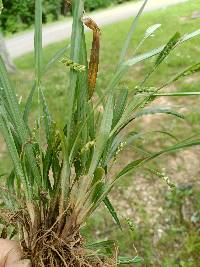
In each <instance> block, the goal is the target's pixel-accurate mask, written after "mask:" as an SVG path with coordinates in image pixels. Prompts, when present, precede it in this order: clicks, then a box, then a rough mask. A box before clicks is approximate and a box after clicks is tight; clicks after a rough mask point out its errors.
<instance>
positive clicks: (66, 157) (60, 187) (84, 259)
mask: <svg viewBox="0 0 200 267" xmlns="http://www.w3.org/2000/svg"><path fill="white" fill-rule="evenodd" d="M146 3H147V0H145V1H144V3H143V4H142V6H141V9H140V10H139V12H138V14H137V16H136V17H135V18H134V21H133V23H132V25H131V28H130V31H129V32H128V35H127V38H126V40H125V43H124V46H123V48H122V52H121V56H120V58H119V62H118V64H117V66H116V71H115V73H114V74H113V76H112V79H111V80H110V81H109V84H108V86H107V88H102V93H101V96H99V95H98V94H97V92H96V83H97V75H98V66H99V52H100V39H101V31H100V29H99V27H98V26H97V25H96V23H95V22H94V21H93V20H92V19H91V18H89V17H87V16H86V15H85V13H84V0H74V1H72V3H71V5H72V13H73V28H72V36H71V43H70V47H64V48H63V49H62V50H60V51H58V53H56V55H55V56H54V57H53V58H52V59H51V60H50V62H49V63H48V64H47V65H46V66H44V64H43V60H42V53H43V52H42V0H36V1H35V80H34V84H33V87H32V89H31V90H30V94H29V97H28V99H27V102H26V103H25V108H24V110H22V109H21V107H20V106H19V103H18V99H17V97H16V91H15V88H13V85H12V84H11V83H10V81H9V77H8V74H7V71H6V69H5V66H4V63H3V61H2V59H1V60H0V87H1V88H0V89H1V90H0V129H1V133H2V135H3V137H4V140H5V142H6V144H7V149H8V151H9V154H10V157H11V159H12V162H13V169H12V170H11V172H10V174H9V175H7V176H6V177H5V178H6V179H3V180H2V183H1V187H0V192H1V195H0V199H1V202H0V205H1V214H0V220H1V223H2V224H3V225H4V229H3V231H2V237H9V238H13V237H14V236H15V238H16V237H17V238H18V240H19V241H20V242H21V246H22V248H23V251H24V256H25V257H28V258H30V259H31V260H32V264H33V266H37V267H38V266H59V267H60V266H117V265H118V264H123V263H126V264H127V263H137V262H138V261H140V258H139V257H137V256H136V257H134V258H128V257H121V256H119V255H118V254H119V253H118V249H117V245H116V243H115V242H114V241H103V242H99V243H93V244H89V245H88V244H86V242H85V240H84V238H83V237H82V236H81V234H80V228H81V227H82V226H83V225H84V224H85V222H86V221H87V219H88V218H89V217H90V216H91V214H93V212H94V211H95V210H96V209H97V208H98V207H99V205H100V204H101V203H104V205H105V208H107V209H108V210H109V211H110V214H111V216H112V217H113V219H114V220H115V222H116V224H117V225H118V226H119V227H120V228H121V227H122V226H121V224H120V220H119V218H118V215H117V213H116V211H115V209H114V207H113V206H112V203H111V202H110V200H109V194H110V192H111V191H112V190H113V188H114V186H115V184H116V182H117V181H118V180H119V179H121V178H122V177H123V176H124V175H126V174H127V173H128V172H130V171H132V170H133V169H136V168H139V167H140V168H143V166H144V165H145V164H147V163H148V162H149V161H150V160H152V159H154V158H156V157H158V156H160V155H162V154H164V153H168V152H171V151H175V150H179V149H181V148H187V147H190V146H194V145H199V144H200V139H198V137H195V136H193V137H191V138H187V139H185V140H183V141H181V142H179V143H176V144H175V145H173V146H169V147H166V148H165V149H164V150H161V151H158V152H153V153H148V154H142V155H141V157H137V158H134V159H132V162H131V163H129V164H127V165H126V166H124V167H123V168H122V169H121V170H120V171H119V172H118V173H116V174H113V172H112V173H111V167H112V166H113V164H114V162H115V160H116V158H117V157H120V153H121V151H122V150H124V149H125V148H126V146H128V145H129V144H130V143H131V142H133V141H134V140H136V139H138V138H140V137H141V135H142V133H141V134H136V133H134V132H130V127H128V126H129V125H130V124H131V123H132V122H134V123H136V121H137V120H138V119H139V118H140V117H141V116H145V115H147V114H154V113H166V114H169V115H173V116H177V117H180V118H183V116H182V115H181V114H179V113H178V112H176V111H173V110H172V109H171V108H169V107H167V108H166V107H154V108H152V107H151V108H148V105H149V104H150V103H152V102H153V101H154V99H156V98H157V97H159V96H160V95H180V96H183V95H190V94H196V95H198V94H199V92H192V93H190V92H187V93H179V92H177V93H166V92H163V91H161V90H163V88H165V87H166V86H167V85H169V84H171V83H173V82H175V81H176V80H178V79H180V78H181V77H184V76H186V75H191V74H193V73H195V72H197V71H200V63H198V62H196V63H195V64H194V65H192V66H187V68H186V69H185V70H184V71H183V72H181V73H178V74H177V75H176V76H173V77H172V78H171V79H168V81H167V82H166V83H165V84H163V85H162V86H159V87H156V86H155V87H153V88H152V87H151V88H148V87H147V86H145V83H146V81H147V80H148V78H149V77H150V76H151V74H152V73H153V72H154V71H156V70H157V68H158V67H159V66H160V65H161V64H162V62H163V61H164V60H165V59H166V58H167V57H168V55H169V54H170V52H171V51H173V50H174V49H177V47H178V46H180V45H181V44H182V43H184V42H186V41H189V40H190V39H191V38H194V37H197V36H198V35H200V30H197V31H195V32H192V33H188V34H185V35H183V36H181V35H180V34H179V33H175V34H174V35H173V37H172V38H170V40H169V42H168V43H167V44H164V45H163V46H162V47H158V48H155V49H154V50H151V51H148V52H146V53H145V54H139V49H140V47H141V46H142V45H143V43H144V42H145V41H146V39H148V38H149V37H150V36H151V35H152V34H153V33H154V32H155V31H156V30H157V29H158V28H159V27H160V26H161V25H159V24H156V25H153V26H151V27H150V28H148V29H147V30H146V32H145V33H144V37H143V39H142V40H141V41H140V43H139V44H137V45H136V48H135V50H134V51H133V57H132V58H130V59H127V58H126V56H127V49H128V48H129V45H130V41H131V39H132V36H133V34H134V32H135V29H136V27H137V24H138V21H139V18H140V15H141V14H142V11H143V9H144V7H145V5H146ZM84 27H88V28H89V29H90V30H91V33H92V34H93V41H92V45H91V46H92V48H91V51H90V53H89V55H88V54H87V48H86V42H85V34H84ZM68 50H70V56H69V57H66V56H65V54H66V53H67V51H68ZM151 57H155V61H154V62H155V63H154V64H153V66H152V69H151V70H150V71H149V73H148V74H146V75H145V76H144V80H143V81H142V82H140V83H139V84H138V86H137V87H136V88H135V89H134V94H130V95H129V91H128V90H127V89H124V88H122V89H121V88H120V85H119V82H120V80H121V79H122V77H123V75H124V74H125V73H126V72H127V71H128V70H129V69H130V68H132V67H133V66H134V65H136V64H137V63H139V62H142V61H144V60H147V59H149V58H151ZM56 61H60V62H61V63H60V64H63V68H66V72H69V83H68V84H67V85H66V92H65V95H66V106H65V108H66V114H67V115H66V117H65V118H64V119H63V120H64V122H65V123H64V125H62V124H61V123H60V122H56V121H54V120H53V116H52V114H51V113H50V112H49V108H48V103H47V101H46V99H45V91H44V87H43V84H42V77H43V76H44V75H45V73H46V71H47V70H48V69H49V68H51V66H52V65H53V64H54V63H55V62H56ZM35 94H36V95H37V97H38V115H37V117H36V118H35V123H34V125H30V124H31V123H30V122H29V117H30V112H31V104H32V100H33V96H34V95H35ZM163 134H166V135H167V136H170V134H168V133H167V132H165V133H163ZM158 174H159V173H158ZM166 181H167V182H168V184H169V185H171V184H170V182H169V181H168V180H167V179H166ZM171 186H172V185H171Z"/></svg>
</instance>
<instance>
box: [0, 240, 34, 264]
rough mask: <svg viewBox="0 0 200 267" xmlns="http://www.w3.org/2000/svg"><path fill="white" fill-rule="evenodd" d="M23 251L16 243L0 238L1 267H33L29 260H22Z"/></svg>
mask: <svg viewBox="0 0 200 267" xmlns="http://www.w3.org/2000/svg"><path fill="white" fill-rule="evenodd" d="M21 258H22V251H21V248H20V246H19V244H18V243H17V242H15V241H11V240H7V239H2V238H0V267H31V263H30V261H29V260H21Z"/></svg>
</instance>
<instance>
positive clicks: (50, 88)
mask: <svg viewBox="0 0 200 267" xmlns="http://www.w3.org/2000/svg"><path fill="white" fill-rule="evenodd" d="M198 9H199V0H190V1H189V2H188V3H185V4H180V5H178V6H174V7H170V8H167V9H165V10H161V11H156V12H153V13H150V14H145V15H143V17H142V18H141V21H140V25H139V27H138V29H137V34H136V35H135V36H137V38H136V37H135V38H134V39H133V40H132V43H131V48H130V51H129V56H130V57H131V56H132V55H131V51H133V48H134V47H135V45H136V43H137V42H138V40H140V39H141V37H142V35H143V33H144V32H145V30H146V29H147V28H148V27H149V26H151V25H153V24H156V23H161V24H162V27H161V28H160V29H159V30H158V31H157V32H156V34H155V35H156V36H155V37H152V38H150V39H149V40H148V41H147V42H146V43H145V45H144V46H143V47H142V49H141V51H140V52H144V51H148V50H150V49H151V48H154V47H159V46H160V45H162V44H164V43H165V42H166V41H168V40H169V38H170V37H171V36H172V34H174V32H175V31H180V32H181V33H182V34H184V33H189V32H192V31H194V30H195V29H197V28H198V25H199V22H200V19H196V20H193V19H191V15H192V13H193V12H194V11H196V10H198ZM130 23H131V20H127V21H124V22H121V23H118V24H115V25H110V26H106V27H104V28H103V29H102V38H101V39H102V40H101V60H100V71H99V77H98V88H99V89H101V90H104V88H105V87H106V85H107V83H108V81H109V80H110V78H111V77H110V74H112V71H114V68H115V66H116V63H117V59H118V56H119V52H120V48H121V47H122V44H123V41H124V38H125V35H126V32H127V29H128V28H129V26H130ZM199 43H200V38H199V37H197V38H195V39H193V40H191V41H189V42H188V43H186V44H184V45H182V46H181V48H179V49H176V50H175V51H174V52H173V53H172V54H171V56H170V57H169V58H168V59H167V61H166V62H165V63H164V64H163V65H162V67H161V68H160V69H159V70H158V71H157V72H156V73H155V74H154V75H152V77H151V79H150V80H149V81H148V85H149V86H155V85H158V83H159V84H162V83H163V82H165V81H167V80H168V79H169V77H170V76H171V75H173V74H175V73H177V72H178V71H181V70H182V69H184V68H186V67H187V66H189V65H191V64H193V63H197V62H199V59H200V57H199V54H200V45H199ZM66 44H68V41H67V40H66V42H62V43H59V44H55V45H51V46H49V47H47V48H45V49H44V56H45V61H46V62H48V59H49V58H51V56H52V55H53V54H54V53H55V52H56V51H57V50H58V49H60V48H62V47H63V46H64V45H66ZM87 44H88V49H90V46H91V34H90V33H88V34H87ZM153 62H154V59H151V60H149V61H148V62H145V63H142V64H139V65H138V66H137V67H136V68H134V69H133V71H129V73H128V74H127V75H126V77H124V78H123V81H122V82H121V83H120V85H119V88H123V87H128V88H129V90H132V89H133V88H134V86H135V85H137V83H138V81H140V80H142V78H143V77H144V76H145V74H146V73H147V72H148V70H149V69H150V67H151V65H152V63H153ZM16 65H17V67H18V69H19V72H18V73H16V75H13V76H12V81H13V83H14V84H15V85H16V87H17V88H18V96H19V97H20V96H22V97H23V99H22V106H23V103H24V100H25V98H26V97H27V95H28V93H29V91H30V88H31V86H32V79H33V69H34V56H33V54H28V55H26V56H24V57H22V58H19V59H17V60H16ZM158 77H159V80H158ZM67 82H68V77H67V71H66V69H65V67H64V66H63V65H62V64H61V63H59V62H58V63H57V64H56V65H55V66H54V67H53V68H52V69H50V70H49V71H48V73H47V74H46V77H45V79H44V82H43V86H44V89H45V90H46V91H45V93H46V97H47V100H48V103H49V107H50V109H51V110H53V111H54V115H55V116H56V119H57V120H60V122H61V123H62V120H63V117H64V116H65V110H66V109H65V106H66V104H67V103H66V100H65V97H64V90H65V85H66V83H67ZM199 84H200V79H199V77H198V76H197V75H195V76H193V78H192V79H188V78H186V79H183V80H182V81H180V82H176V84H175V85H174V87H170V88H168V91H171V90H173V91H183V92H184V91H199ZM46 88H47V89H46ZM199 100H200V98H199V99H197V97H190V98H187V99H186V98H176V97H174V98H173V99H172V98H171V99H169V98H166V101H167V102H168V103H170V105H175V106H180V105H181V106H183V107H184V110H183V113H184V114H185V115H186V117H187V120H186V121H185V122H183V121H180V120H178V119H175V118H171V117H170V118H168V119H167V120H166V119H165V120H162V118H163V117H161V116H158V117H156V118H155V119H153V120H150V121H145V120H144V121H142V122H141V123H140V124H137V125H136V126H135V128H134V129H133V130H134V131H137V130H142V129H144V130H146V131H148V130H151V129H152V128H153V129H157V130H158V129H159V130H162V131H166V130H169V131H170V132H171V133H173V134H174V135H175V136H177V138H180V139H181V138H184V137H186V136H191V135H193V134H199V132H200V127H199V118H200V107H199ZM36 107H37V98H36V99H35V101H34V103H33V109H32V112H33V113H32V114H34V113H35V112H36ZM163 116H165V115H163ZM163 141H165V138H164V137H162V136H161V135H156V137H155V135H152V138H151V139H150V141H149V139H148V141H147V140H146V139H144V140H142V142H140V143H136V144H135V146H137V147H138V146H139V148H140V149H143V148H144V147H146V148H148V149H151V148H154V149H155V148H161V147H162V146H163ZM152 144H153V145H152ZM132 150H134V152H132ZM192 151H193V154H192V155H193V157H198V156H199V152H198V149H193V150H192ZM132 153H136V150H135V147H130V148H129V153H128V152H126V153H124V157H123V160H122V163H123V161H124V162H126V161H127V158H128V157H131V155H132ZM3 158H4V161H3V164H2V163H1V165H0V170H1V172H5V171H6V169H7V168H8V166H9V162H8V160H7V158H6V157H3ZM183 160H184V159H183ZM197 160H198V159H197ZM176 161H177V158H176V156H175V155H171V156H168V157H167V158H165V159H162V158H161V159H160V160H159V162H158V161H157V163H152V166H160V168H162V167H165V168H166V172H169V173H170V175H171V176H172V179H173V180H175V182H176V183H178V184H179V183H184V182H185V181H186V182H187V183H188V182H190V179H191V180H192V181H193V182H194V183H195V184H196V185H197V186H196V188H195V190H192V195H191V196H187V195H186V196H185V195H184V196H183V202H184V203H185V202H187V201H189V203H190V205H191V206H192V207H193V209H194V210H195V212H196V211H198V212H199V210H200V205H199V203H198V201H197V200H198V199H199V194H200V189H199V184H198V183H197V179H198V170H196V171H194V170H192V171H190V168H191V169H194V168H198V165H197V167H195V166H196V165H195V164H194V166H193V161H192V160H191V163H190V165H191V166H189V167H188V168H189V170H188V169H187V166H185V165H184V164H183V163H182V162H178V163H176ZM1 162H2V161H1ZM172 163H173V164H172ZM119 164H120V163H119ZM174 165H175V166H174ZM187 171H188V173H189V174H188V175H190V176H191V177H184V176H183V177H180V176H181V175H182V174H183V173H185V172H187ZM130 185H132V188H133V189H132V191H130V192H128V189H129V187H130ZM140 190H141V192H140ZM145 190H146V191H147V192H149V195H150V196H152V198H155V199H156V200H157V202H156V204H155V202H154V201H152V200H151V199H145V198H144V199H142V196H143V195H144V196H145V194H144V192H143V191H145ZM112 198H113V201H114V204H115V206H116V209H117V210H118V211H119V212H120V213H121V214H122V215H123V216H124V217H130V219H131V220H132V221H133V223H134V225H135V229H134V231H130V230H129V227H128V226H127V223H126V222H125V219H122V220H123V225H124V228H125V230H124V231H123V232H120V230H118V229H117V228H116V227H115V225H114V223H113V224H112V222H111V225H113V227H110V216H109V215H108V214H107V213H106V211H104V210H103V209H102V211H101V210H100V211H98V212H95V215H93V218H91V219H90V220H89V221H88V223H87V226H86V227H84V228H83V231H84V233H85V235H86V236H87V238H88V240H89V241H90V240H91V241H93V240H94V237H95V238H96V239H100V240H101V239H105V238H109V239H112V238H113V239H114V238H116V239H118V240H119V247H120V250H121V251H122V252H124V253H127V254H128V255H130V254H133V255H135V249H134V248H133V246H132V244H133V243H134V245H135V247H136V248H137V250H138V253H139V255H140V256H142V257H143V258H144V259H145V261H144V263H143V265H142V266H145V267H157V266H161V267H172V266H173V267H174V266H175V267H178V266H180V267H198V266H199V262H200V258H199V251H200V238H199V231H198V227H199V226H198V224H195V225H194V224H192V223H191V222H190V223H189V224H188V223H185V222H182V221H180V216H179V215H180V214H179V211H180V205H182V204H180V203H178V200H179V195H178V194H175V195H174V193H171V192H170V190H169V189H168V187H167V186H166V185H165V183H164V182H163V181H161V180H157V179H156V178H155V177H154V176H152V175H150V174H149V173H148V172H145V173H142V174H141V173H140V172H139V171H137V172H135V173H134V174H132V175H129V176H128V177H126V178H125V179H124V180H123V181H121V182H120V183H119V186H118V188H117V189H115V191H114V192H113V193H112ZM119 199H122V201H121V202H122V203H121V202H120V201H119ZM154 204H155V207H154V208H152V212H148V209H147V208H148V207H151V206H152V205H154ZM160 205H162V206H161V207H162V212H161V211H160V210H159V208H160ZM129 210H130V211H129ZM160 213H161V214H162V216H160V217H159V216H158V221H156V223H154V221H153V222H152V217H155V216H157V215H159V214H160ZM161 218H162V219H161ZM108 225H109V227H108ZM105 229H106V232H105ZM159 229H161V230H162V235H161V237H159V238H158V240H157V241H155V240H154V239H155V233H159ZM131 248H132V249H131Z"/></svg>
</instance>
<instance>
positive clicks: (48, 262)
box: [24, 231, 116, 267]
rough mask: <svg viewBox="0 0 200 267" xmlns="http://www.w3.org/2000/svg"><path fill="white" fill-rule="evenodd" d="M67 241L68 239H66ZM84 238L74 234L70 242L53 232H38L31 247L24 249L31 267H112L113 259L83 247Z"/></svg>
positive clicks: (113, 264)
mask: <svg viewBox="0 0 200 267" xmlns="http://www.w3.org/2000/svg"><path fill="white" fill-rule="evenodd" d="M68 241H69V240H68ZM83 243H84V240H83V238H82V237H81V236H80V235H79V234H76V235H74V236H73V240H72V237H70V242H66V241H63V240H62V239H60V238H59V237H58V236H57V235H56V233H55V232H53V231H50V232H49V231H48V234H45V233H39V236H38V238H37V239H36V241H35V242H33V243H32V245H31V249H30V250H29V251H25V255H24V256H25V257H26V258H27V257H28V258H30V259H31V261H32V266H33V267H46V266H49V267H114V266H116V264H115V261H114V260H108V259H105V258H104V259H100V258H99V257H98V255H96V254H95V253H94V252H93V251H87V250H86V249H85V248H84V247H83Z"/></svg>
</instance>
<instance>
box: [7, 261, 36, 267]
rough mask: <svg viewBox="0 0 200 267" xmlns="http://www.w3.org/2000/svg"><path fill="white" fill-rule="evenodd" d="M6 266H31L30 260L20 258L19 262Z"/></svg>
mask: <svg viewBox="0 0 200 267" xmlns="http://www.w3.org/2000/svg"><path fill="white" fill-rule="evenodd" d="M6 267H31V261H30V260H21V261H19V262H15V263H12V264H10V265H8V266H7V265H6Z"/></svg>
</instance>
